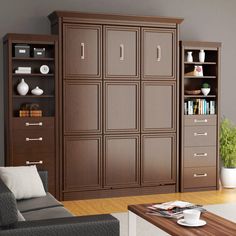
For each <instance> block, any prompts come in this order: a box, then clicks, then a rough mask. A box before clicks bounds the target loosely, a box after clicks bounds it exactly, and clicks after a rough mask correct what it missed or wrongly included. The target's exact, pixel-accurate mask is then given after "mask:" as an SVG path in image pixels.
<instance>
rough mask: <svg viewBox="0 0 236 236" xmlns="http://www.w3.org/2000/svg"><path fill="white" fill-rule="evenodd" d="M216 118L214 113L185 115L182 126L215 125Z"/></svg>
mask: <svg viewBox="0 0 236 236" xmlns="http://www.w3.org/2000/svg"><path fill="white" fill-rule="evenodd" d="M216 119H217V116H216V115H191V116H186V115H185V116H184V126H202V125H216V123H217V121H216Z"/></svg>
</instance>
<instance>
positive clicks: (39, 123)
mask: <svg viewBox="0 0 236 236" xmlns="http://www.w3.org/2000/svg"><path fill="white" fill-rule="evenodd" d="M25 126H43V122H38V123H29V122H26V123H25Z"/></svg>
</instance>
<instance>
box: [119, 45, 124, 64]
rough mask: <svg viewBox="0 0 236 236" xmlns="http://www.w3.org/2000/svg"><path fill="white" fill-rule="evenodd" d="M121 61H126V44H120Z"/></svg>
mask: <svg viewBox="0 0 236 236" xmlns="http://www.w3.org/2000/svg"><path fill="white" fill-rule="evenodd" d="M120 61H124V44H120Z"/></svg>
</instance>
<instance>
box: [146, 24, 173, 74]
mask: <svg viewBox="0 0 236 236" xmlns="http://www.w3.org/2000/svg"><path fill="white" fill-rule="evenodd" d="M175 62H176V31H175V30H174V29H156V28H143V29H142V66H143V75H142V78H143V79H175V77H176V65H175V64H176V63H175Z"/></svg>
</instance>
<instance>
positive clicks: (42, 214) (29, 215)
mask: <svg viewBox="0 0 236 236" xmlns="http://www.w3.org/2000/svg"><path fill="white" fill-rule="evenodd" d="M22 215H23V216H24V218H25V220H30V221H31V220H44V219H53V218H63V217H71V216H73V215H72V214H71V213H70V212H69V211H67V210H66V209H65V208H64V207H62V206H57V207H52V208H44V209H40V210H35V211H28V212H24V213H22Z"/></svg>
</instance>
